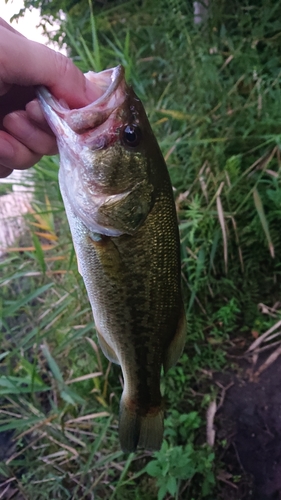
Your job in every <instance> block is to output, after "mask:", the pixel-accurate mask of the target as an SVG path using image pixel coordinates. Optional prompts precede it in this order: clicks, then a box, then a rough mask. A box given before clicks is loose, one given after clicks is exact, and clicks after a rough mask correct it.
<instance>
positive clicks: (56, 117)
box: [37, 65, 126, 136]
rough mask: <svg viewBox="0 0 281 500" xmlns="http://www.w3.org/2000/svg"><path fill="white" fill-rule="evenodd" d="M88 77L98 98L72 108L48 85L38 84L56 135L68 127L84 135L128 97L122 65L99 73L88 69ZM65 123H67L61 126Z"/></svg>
mask: <svg viewBox="0 0 281 500" xmlns="http://www.w3.org/2000/svg"><path fill="white" fill-rule="evenodd" d="M85 77H86V78H87V79H88V80H89V81H90V82H91V83H92V85H93V90H94V92H95V93H96V95H97V98H96V100H94V101H93V102H91V103H90V104H88V105H87V106H84V107H83V108H78V109H70V108H69V106H68V105H67V103H66V102H65V101H64V100H63V99H60V100H58V99H56V98H55V97H53V96H52V95H51V94H50V92H49V91H48V90H47V88H46V87H43V86H39V87H38V89H37V95H38V98H39V100H40V103H41V105H42V107H43V109H44V112H45V115H46V118H47V120H48V123H49V125H50V127H51V128H52V130H53V132H54V133H55V135H56V136H59V135H60V134H66V130H65V126H67V127H66V128H67V129H68V132H69V129H71V130H72V131H73V132H75V133H76V134H84V133H85V132H87V131H88V130H89V129H91V130H92V129H95V128H96V127H99V126H100V125H101V124H102V123H104V122H105V121H106V120H108V118H109V116H110V115H111V113H112V112H113V111H114V110H116V108H119V107H120V106H121V105H122V104H123V102H124V101H125V99H126V82H125V71H124V68H123V66H122V65H119V66H117V67H116V68H111V69H107V70H105V71H101V72H100V73H95V72H93V71H89V72H88V73H85ZM62 122H64V125H62Z"/></svg>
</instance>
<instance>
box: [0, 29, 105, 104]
mask: <svg viewBox="0 0 281 500" xmlns="http://www.w3.org/2000/svg"><path fill="white" fill-rule="evenodd" d="M0 82H1V83H2V84H4V86H5V85H11V84H18V85H24V86H35V85H45V86H46V87H48V88H49V89H50V91H51V93H53V94H54V95H55V96H56V97H57V98H63V99H65V100H66V102H67V103H68V105H69V106H70V107H71V108H72V107H73V108H74V107H82V106H85V105H86V104H88V103H89V102H91V101H93V100H95V99H96V95H95V91H94V89H93V88H92V87H91V86H90V85H89V82H88V80H87V79H86V78H85V77H84V75H83V73H82V72H81V71H80V70H79V69H78V68H77V67H76V66H75V65H74V64H73V62H72V61H71V60H70V59H68V58H67V57H65V56H64V55H62V54H60V53H59V52H56V51H54V50H52V49H49V48H48V47H46V46H45V45H42V44H40V43H37V42H32V41H30V40H28V39H27V38H25V37H21V39H20V43H19V35H18V33H17V32H14V31H12V30H8V29H7V28H6V27H4V26H3V23H2V25H0Z"/></svg>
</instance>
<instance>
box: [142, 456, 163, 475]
mask: <svg viewBox="0 0 281 500" xmlns="http://www.w3.org/2000/svg"><path fill="white" fill-rule="evenodd" d="M146 472H147V474H149V475H150V476H152V477H161V476H162V471H161V467H160V465H159V462H158V460H151V462H149V463H148V464H147V466H146Z"/></svg>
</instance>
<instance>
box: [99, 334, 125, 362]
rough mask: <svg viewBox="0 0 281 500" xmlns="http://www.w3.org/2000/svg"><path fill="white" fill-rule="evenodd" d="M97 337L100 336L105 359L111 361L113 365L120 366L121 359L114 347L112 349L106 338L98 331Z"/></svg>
mask: <svg viewBox="0 0 281 500" xmlns="http://www.w3.org/2000/svg"><path fill="white" fill-rule="evenodd" d="M97 336H98V340H99V345H100V348H101V350H102V352H103V354H104V355H105V357H106V358H107V359H108V360H109V361H112V363H116V364H117V365H120V361H119V359H118V357H117V354H116V353H115V351H114V350H113V349H112V347H110V346H109V345H108V343H107V342H106V340H105V339H104V337H103V336H102V335H101V333H100V332H98V331H97Z"/></svg>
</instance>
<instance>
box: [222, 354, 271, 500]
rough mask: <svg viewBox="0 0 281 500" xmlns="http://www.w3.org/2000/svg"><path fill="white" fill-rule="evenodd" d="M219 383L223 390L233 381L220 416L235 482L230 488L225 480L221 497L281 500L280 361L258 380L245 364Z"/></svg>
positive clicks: (226, 457) (225, 456)
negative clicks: (224, 488) (224, 487)
mask: <svg viewBox="0 0 281 500" xmlns="http://www.w3.org/2000/svg"><path fill="white" fill-rule="evenodd" d="M263 361H264V359H261V360H260V363H262V362H263ZM257 368H258V367H256V369H257ZM215 380H216V382H219V383H220V384H222V385H223V386H224V387H227V386H228V385H229V384H231V382H233V385H232V386H231V387H230V388H229V389H228V390H227V391H226V394H225V398H224V402H223V405H222V407H221V409H220V410H219V412H218V413H217V416H216V423H217V427H218V428H217V439H219V440H225V442H226V443H227V444H226V448H224V450H223V451H222V461H223V462H224V464H225V466H226V470H227V471H228V472H229V478H231V479H230V480H229V487H227V482H228V476H227V474H226V476H225V478H224V479H223V482H224V483H225V486H226V490H227V491H226V492H225V491H224V492H223V494H222V498H224V499H226V498H227V499H228V500H229V499H237V500H242V499H246V500H248V499H249V500H250V499H255V500H278V499H281V358H280V357H279V358H278V359H277V360H276V361H275V362H274V363H273V364H272V365H270V366H269V367H268V368H267V369H266V370H265V371H264V372H263V373H261V374H260V375H259V376H258V377H257V378H255V377H254V376H253V370H252V369H251V368H250V365H249V364H247V366H245V361H243V362H242V363H241V364H240V370H239V373H238V374H237V373H236V374H234V373H233V372H228V373H224V374H223V375H222V374H219V375H217V376H216V377H215ZM225 495H227V496H225Z"/></svg>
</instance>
